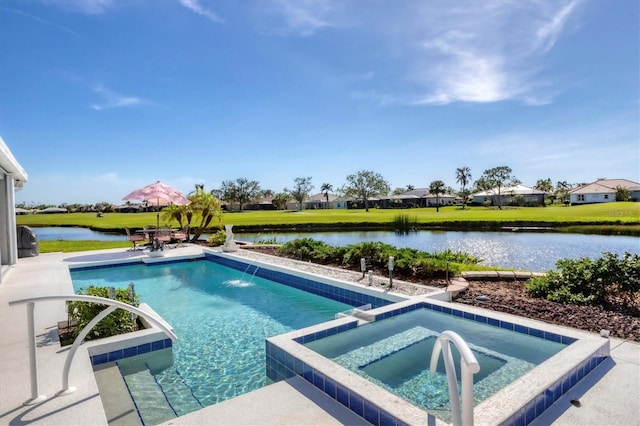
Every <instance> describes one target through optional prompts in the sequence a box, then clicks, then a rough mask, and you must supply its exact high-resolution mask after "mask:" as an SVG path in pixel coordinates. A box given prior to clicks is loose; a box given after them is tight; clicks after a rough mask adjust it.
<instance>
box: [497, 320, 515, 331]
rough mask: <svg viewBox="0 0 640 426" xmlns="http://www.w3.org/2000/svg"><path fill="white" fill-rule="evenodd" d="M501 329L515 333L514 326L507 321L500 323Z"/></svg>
mask: <svg viewBox="0 0 640 426" xmlns="http://www.w3.org/2000/svg"><path fill="white" fill-rule="evenodd" d="M500 328H504V329H506V330H511V331H513V324H512V323H510V322H507V321H500Z"/></svg>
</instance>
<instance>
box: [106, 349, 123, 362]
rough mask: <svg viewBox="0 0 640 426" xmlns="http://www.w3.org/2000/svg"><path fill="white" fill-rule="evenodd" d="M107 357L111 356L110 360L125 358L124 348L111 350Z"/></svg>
mask: <svg viewBox="0 0 640 426" xmlns="http://www.w3.org/2000/svg"><path fill="white" fill-rule="evenodd" d="M107 358H109V362H113V361H117V360H119V359H122V358H123V356H122V350H118V351H113V352H109V353H108V354H107Z"/></svg>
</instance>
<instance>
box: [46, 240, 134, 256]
mask: <svg viewBox="0 0 640 426" xmlns="http://www.w3.org/2000/svg"><path fill="white" fill-rule="evenodd" d="M125 247H131V243H130V242H129V241H67V240H64V241H58V240H56V241H38V249H39V250H40V253H55V252H62V253H71V252H74V251H89V250H106V249H112V248H125Z"/></svg>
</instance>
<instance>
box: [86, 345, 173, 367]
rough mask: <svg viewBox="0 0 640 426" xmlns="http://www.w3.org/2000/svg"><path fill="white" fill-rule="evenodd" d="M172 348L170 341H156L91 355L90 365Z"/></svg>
mask: <svg viewBox="0 0 640 426" xmlns="http://www.w3.org/2000/svg"><path fill="white" fill-rule="evenodd" d="M171 347H173V342H172V341H171V339H162V340H156V341H153V342H149V343H142V344H140V345H134V346H128V347H126V348H122V349H117V350H115V351H110V352H105V353H100V354H95V355H91V356H90V358H91V365H94V366H95V365H100V364H106V363H108V362H114V361H119V360H121V359H124V358H129V357H132V356H136V355H142V354H146V353H149V352H154V351H159V350H162V349H167V348H171Z"/></svg>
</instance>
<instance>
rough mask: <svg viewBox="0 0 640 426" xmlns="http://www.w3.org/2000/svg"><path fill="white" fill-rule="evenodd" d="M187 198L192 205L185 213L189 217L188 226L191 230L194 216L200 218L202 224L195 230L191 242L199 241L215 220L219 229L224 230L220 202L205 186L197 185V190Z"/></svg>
mask: <svg viewBox="0 0 640 426" xmlns="http://www.w3.org/2000/svg"><path fill="white" fill-rule="evenodd" d="M187 198H188V199H189V201H191V203H190V204H189V205H188V206H185V207H186V208H187V211H186V212H185V215H186V217H187V225H188V226H189V228H191V219H192V218H193V216H198V215H199V216H200V223H199V224H198V226H196V227H193V228H191V229H195V230H194V232H193V237H192V238H191V241H197V240H198V238H200V235H202V233H203V232H204V231H205V230H206V229H207V228H208V226H209V225H210V224H211V221H212V220H213V219H217V221H218V228H222V207H221V203H220V200H219V199H218V198H216V197H215V196H213V195H212V194H211V193H210V192H207V191H205V190H204V185H203V184H200V185H196V189H195V190H194V191H193V192H191V193H190V194H189V195H188V196H187Z"/></svg>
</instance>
